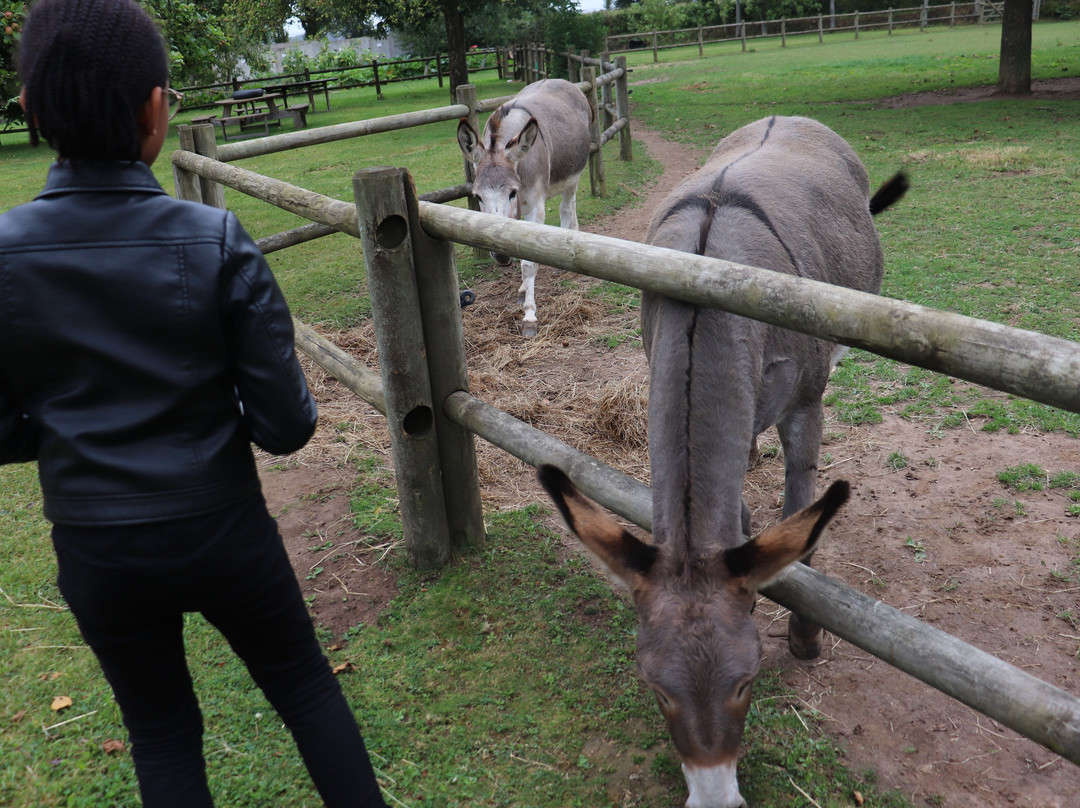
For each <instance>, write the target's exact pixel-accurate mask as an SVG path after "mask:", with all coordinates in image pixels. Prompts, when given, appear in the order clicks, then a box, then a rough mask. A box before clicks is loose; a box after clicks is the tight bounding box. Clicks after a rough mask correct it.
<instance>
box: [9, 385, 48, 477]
mask: <svg viewBox="0 0 1080 808" xmlns="http://www.w3.org/2000/svg"><path fill="white" fill-rule="evenodd" d="M40 435H41V430H40V428H39V427H38V423H37V421H35V420H33V419H32V418H30V416H29V415H27V414H26V413H24V412H23V410H22V407H20V406H19V405H18V402H17V401H15V400H14V399H13V398H12V397H11V396H10V395H9V394H8V391H7V390H6V389H4V383H3V382H2V381H0V465H3V464H5V463H29V462H30V461H31V460H37V455H38V441H39V438H40Z"/></svg>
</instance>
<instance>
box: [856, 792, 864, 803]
mask: <svg viewBox="0 0 1080 808" xmlns="http://www.w3.org/2000/svg"><path fill="white" fill-rule="evenodd" d="M864 802H866V800H864V799H863V795H862V792H861V791H856V792H855V804H856V805H862V804H863V803H864Z"/></svg>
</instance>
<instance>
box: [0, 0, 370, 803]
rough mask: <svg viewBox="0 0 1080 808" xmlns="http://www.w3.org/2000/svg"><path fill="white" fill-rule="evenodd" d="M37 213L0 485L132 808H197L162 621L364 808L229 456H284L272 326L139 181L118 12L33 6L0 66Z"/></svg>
mask: <svg viewBox="0 0 1080 808" xmlns="http://www.w3.org/2000/svg"><path fill="white" fill-rule="evenodd" d="M19 71H20V77H21V79H22V82H23V89H22V93H21V96H20V97H21V100H22V103H23V106H24V108H25V110H26V117H27V120H28V121H29V128H30V137H31V142H32V143H34V144H35V145H37V143H38V142H39V140H44V141H45V142H47V143H48V144H49V145H50V146H51V147H52V148H53V149H55V150H56V151H57V153H58V157H59V159H58V160H57V161H56V162H55V163H54V164H53V165H52V166H51V167H50V169H49V174H48V179H47V182H46V185H45V189H44V191H43V192H42V193H41V194H39V195H38V196H37V197H36V198H35V199H34V201H32V202H29V203H27V204H25V205H22V206H19V207H17V208H14V209H12V210H10V211H8V212H7V213H4V214H3V215H0V463H12V462H26V461H31V460H36V461H37V462H38V474H39V478H40V480H41V487H42V493H43V500H44V513H45V516H46V517H47V518H48V519H49V520H50V521H51V522H52V525H53V528H52V538H53V545H54V547H55V549H56V554H57V559H58V568H59V575H58V584H59V587H60V591H61V592H62V594H63V596H64V598H65V600H66V601H67V603H68V606H69V607H70V608H71V612H72V614H73V615H74V616H75V619H76V621H77V622H78V625H79V629H80V631H81V632H82V634H83V636H84V637H85V639H86V642H87V644H88V645H89V646H90V648H91V649H93V651H94V654H95V655H96V656H97V659H98V660H99V662H100V664H101V667H102V670H103V671H104V673H105V677H106V679H107V680H108V682H109V684H110V685H111V687H112V689H113V692H114V694H115V696H116V700H117V702H118V704H119V705H120V708H121V712H122V714H123V718H124V723H125V725H126V726H127V729H128V732H129V735H130V739H131V753H132V758H133V760H134V763H135V771H136V774H137V776H138V781H139V791H140V793H141V796H142V804H143V805H144V806H146V807H147V808H174V807H175V808H181V806H182V808H205V807H207V806H212V805H213V801H212V799H211V796H210V791H209V789H208V787H207V781H206V767H205V761H204V759H203V754H202V732H203V725H202V715H201V713H200V711H199V705H198V701H197V699H196V696H195V692H194V689H193V687H192V681H191V677H190V675H189V672H188V668H187V663H186V659H185V652H184V639H183V619H184V614H185V613H187V612H201V613H202V614H203V615H204V616H205V617H206V619H207V620H208V621H209V622H210V623H211V624H213V625H214V626H215V627H217V629H219V630H220V631H221V632H222V634H223V635H224V636H225V637H226V638H227V639H228V641H229V643H230V645H231V646H232V648H233V650H234V651H235V652H236V653H237V655H238V656H239V657H240V658H241V659H242V660H243V661H244V663H245V664H246V666H247V668H248V670H249V672H250V673H251V676H252V677H253V678H254V680H255V682H256V683H257V684H258V685H259V687H260V688H262V690H263V692H264V693H265V694H266V696H267V698H268V699H269V700H270V702H271V704H272V705H273V706H274V708H275V709H276V710H277V711H278V713H279V714H280V715H281V717H282V719H283V720H284V722H285V724H286V725H287V726H288V727H289V729H290V731H291V732H292V735H293V737H294V739H295V741H296V744H297V746H298V748H299V750H300V753H301V756H302V757H303V759H304V762H305V764H306V765H307V768H308V771H309V772H310V774H311V777H312V780H313V781H314V783H315V786H316V788H317V789H318V791H319V794H320V795H321V796H322V798H323V800H324V801H325V803H326V805H328V806H331V808H338V807H339V806H340V807H341V808H360V807H361V806H363V807H364V808H385V803H384V802H383V799H382V796H381V795H380V792H379V787H378V784H377V783H376V780H375V775H374V772H373V770H372V766H371V763H370V761H369V758H368V755H367V751H366V749H365V747H364V741H363V739H362V737H361V735H360V732H359V730H358V728H357V726H356V722H355V719H354V718H353V715H352V712H351V710H350V709H349V705H348V703H347V702H346V700H345V698H344V695H343V694H342V692H341V688H340V686H339V685H338V683H337V680H336V679H335V677H334V675H333V673H332V672H331V669H330V665H329V663H328V661H327V659H326V657H325V656H324V655H323V653H322V649H321V647H320V646H319V643H318V641H317V639H316V637H315V632H314V628H313V626H312V624H311V619H310V617H309V615H308V613H307V609H306V607H305V605H304V601H303V598H302V596H301V593H300V588H299V586H298V584H297V581H296V577H295V574H294V573H293V570H292V568H291V566H290V564H289V560H288V558H287V556H286V553H285V549H284V546H283V544H282V541H281V537H280V535H279V534H278V532H277V526H276V523H275V522H274V520H273V518H272V517H271V516H270V514H269V512H268V511H267V508H266V504H265V501H264V499H263V496H262V490H261V487H260V483H259V478H258V476H257V473H256V467H255V462H254V457H253V455H252V451H251V443H255V444H257V445H258V446H260V447H262V448H263V449H265V450H266V451H269V452H271V453H274V454H284V453H288V452H292V451H295V450H297V449H299V448H300V447H301V446H303V445H304V444H305V443H306V442H307V441H308V439H309V438H310V437H311V434H312V433H313V431H314V429H315V424H316V411H315V403H314V400H313V399H312V397H311V395H310V393H309V392H308V389H307V385H306V383H305V381H304V377H303V373H302V371H301V369H300V366H299V363H298V362H297V359H296V354H295V351H294V343H293V328H292V320H291V318H290V316H289V310H288V308H287V306H286V304H285V300H284V299H283V297H282V294H281V291H280V290H279V288H278V286H277V283H276V282H275V280H274V276H273V275H272V274H271V271H270V268H269V266H268V265H267V263H266V261H265V259H264V258H263V256H262V254H261V253H260V252H259V249H258V248H257V247H256V246H255V243H254V242H253V241H252V240H251V238H250V236H248V235H247V233H245V232H244V230H243V228H242V227H241V226H240V223H239V222H238V221H237V219H236V217H235V216H234V215H233V214H231V213H228V212H225V211H220V210H217V209H214V208H210V207H206V206H203V205H198V204H194V203H189V202H181V201H177V200H175V199H173V198H171V197H169V196H168V195H167V194H166V193H165V191H164V190H163V189H162V188H161V186H160V185H159V184H158V183H157V181H156V180H155V178H154V175H153V174H152V173H151V171H150V165H151V164H152V163H153V162H154V160H155V158H156V157H157V156H158V153H159V151H160V150H161V147H162V144H163V142H164V139H165V135H166V131H167V129H168V121H169V99H170V97H171V96H172V95H173V93H172V91H170V89H169V86H168V63H167V58H166V54H165V49H164V43H163V41H162V38H161V36H160V34H159V32H158V30H157V28H156V27H155V25H154V23H153V21H152V20H151V19H150V17H149V16H148V15H147V14H146V13H145V12H144V11H143V9H142V8H141V7H140V6H139V5H138V4H137V3H135V2H134V0H40V2H38V3H37V4H36V5H34V6H33V7H32V9H31V11H30V14H29V17H28V19H27V22H26V25H25V28H24V32H23V35H22V41H21V43H20V50H19Z"/></svg>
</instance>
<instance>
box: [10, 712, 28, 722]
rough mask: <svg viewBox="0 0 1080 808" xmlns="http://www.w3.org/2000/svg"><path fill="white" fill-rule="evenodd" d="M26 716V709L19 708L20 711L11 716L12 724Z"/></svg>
mask: <svg viewBox="0 0 1080 808" xmlns="http://www.w3.org/2000/svg"><path fill="white" fill-rule="evenodd" d="M24 718H26V710H19V712H17V713H15V715H13V716H11V723H12V724H18V723H19V722H20V721H22V720H23V719H24Z"/></svg>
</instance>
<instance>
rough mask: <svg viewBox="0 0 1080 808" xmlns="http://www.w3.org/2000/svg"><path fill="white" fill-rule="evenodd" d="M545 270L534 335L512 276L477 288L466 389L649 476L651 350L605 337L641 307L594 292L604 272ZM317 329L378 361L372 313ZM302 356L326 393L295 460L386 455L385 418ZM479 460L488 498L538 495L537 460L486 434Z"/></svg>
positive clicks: (313, 381) (627, 324)
mask: <svg viewBox="0 0 1080 808" xmlns="http://www.w3.org/2000/svg"><path fill="white" fill-rule="evenodd" d="M547 273H550V270H546V269H545V268H541V277H540V279H539V281H538V289H537V300H538V305H539V316H540V333H539V334H538V335H537V336H536V337H535V338H533V339H525V338H524V337H522V336H521V309H520V307H519V306H518V305H517V302H516V290H517V279H516V278H510V277H504V278H500V279H497V280H494V281H484V282H481V283H479V284H477V285H476V286H474V287H473V288H474V291H475V292H476V293H477V302H476V303H475V304H473V305H472V306H470V307H468V308H467V309H465V310H464V311H463V319H464V323H465V334H466V353H467V355H468V364H469V389H470V392H471V393H472V394H473V395H474V396H476V397H477V398H479V399H481V400H483V401H485V402H487V403H489V404H492V405H493V406H495V407H498V408H499V409H501V410H503V411H505V412H507V413H509V414H510V415H512V416H514V417H515V418H518V419H519V420H521V421H523V422H525V423H527V424H529V425H530V426H533V427H535V428H537V429H541V430H543V431H544V432H547V433H548V434H550V435H552V436H554V437H555V438H558V439H559V440H561V441H563V442H565V443H567V444H569V445H571V446H573V447H575V448H576V449H579V450H580V451H583V452H585V453H587V454H591V455H593V456H595V457H597V458H598V459H600V460H601V461H602V462H604V463H607V464H608V465H610V466H612V467H614V468H617V469H619V470H620V471H623V472H624V473H627V474H631V475H632V476H634V477H636V478H638V479H643V480H644V479H647V477H648V450H647V444H646V440H647V439H646V412H647V406H648V392H647V390H648V383H647V375H646V371H645V360H644V356H643V354H642V352H641V349H640V347H639V346H634V345H630V344H621V345H619V346H618V347H616V348H608V347H604V346H603V345H602V344H601V342H602V340H601V339H600V335H603V334H610V333H613V332H619V333H623V332H629V330H630V329H632V328H633V327H634V325H636V322H635V321H636V316H637V315H636V312H627V311H626V310H625V309H620V308H616V307H612V306H610V305H609V304H607V303H606V302H605V301H604V300H603V299H602V298H601V297H599V296H590V294H589V291H590V289H592V288H593V287H594V286H595V285H596V283H597V281H594V280H592V279H589V278H573V279H571V280H567V281H565V282H560V283H559V284H558V285H555V284H551V283H549V282H544V283H541V282H540V281H550V278H551V276H550V274H547ZM567 277H568V278H569V277H570V276H567ZM561 280H562V279H561V277H560V281H561ZM548 286H552V287H554V288H547V287H548ZM322 333H323V335H324V336H325V337H326V338H327V339H329V340H331V341H332V342H334V343H335V344H336V345H338V346H339V347H341V348H343V349H344V350H345V351H347V352H348V353H349V354H350V355H352V356H353V357H354V358H356V359H357V360H358V361H360V362H361V363H363V364H365V365H367V366H368V367H371V368H377V367H378V350H377V348H376V345H375V332H374V327H373V326H372V324H371V323H370V322H366V323H364V324H363V325H361V326H359V327H357V328H353V329H348V330H344V331H336V332H329V333H327V332H322ZM301 364H302V365H303V368H304V372H305V374H306V375H307V378H308V384H309V386H310V387H311V390H312V393H313V395H314V396H315V398H316V400H317V401H318V402H319V427H318V429H317V431H316V434H315V437H314V438H313V439H312V440H311V442H310V443H309V444H308V446H306V447H305V448H304V449H303V450H301V451H300V452H298V453H297V454H296V455H294V456H292V458H291V460H294V461H295V462H299V463H301V464H307V463H315V462H337V463H342V462H345V460H346V459H348V458H349V457H350V456H354V455H355V454H356V452H357V451H358V450H360V451H364V452H370V453H375V454H378V455H380V456H382V457H383V458H384V459H385V460H386V462H387V463H388V464H389V463H390V441H389V434H388V430H387V428H386V420H385V418H384V417H383V416H382V415H381V414H379V413H378V412H377V411H376V410H375V409H374V408H373V407H371V406H370V405H369V404H367V403H365V402H363V401H362V400H360V399H359V398H357V397H356V396H355V395H354V394H353V393H352V392H351V391H349V390H347V389H346V388H345V387H344V386H343V385H341V384H340V383H338V382H337V381H336V380H335V379H333V378H332V377H330V376H329V375H328V374H327V373H326V372H325V371H323V370H322V369H321V368H320V367H318V366H317V365H315V364H314V362H312V361H311V360H310V359H309V358H307V357H306V356H304V355H301ZM477 459H478V462H479V466H480V484H481V487H482V490H483V496H484V499H485V503H486V504H487V506H488V507H496V508H510V507H520V506H521V505H523V504H526V503H529V502H538V501H543V499H544V498H543V494H542V492H541V489H540V487H539V485H538V484H537V483H536V482H535V477H534V472H533V470H532V469H531V468H530V467H529V466H528V465H526V464H525V463H523V462H522V461H520V460H518V459H517V458H515V457H512V456H510V455H508V454H506V453H505V452H503V451H502V450H500V449H497V448H496V447H494V446H491V445H490V444H488V443H487V442H486V441H483V440H478V441H477Z"/></svg>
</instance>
